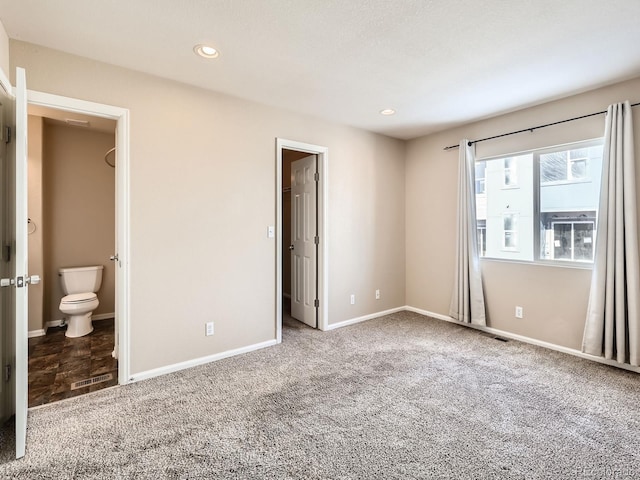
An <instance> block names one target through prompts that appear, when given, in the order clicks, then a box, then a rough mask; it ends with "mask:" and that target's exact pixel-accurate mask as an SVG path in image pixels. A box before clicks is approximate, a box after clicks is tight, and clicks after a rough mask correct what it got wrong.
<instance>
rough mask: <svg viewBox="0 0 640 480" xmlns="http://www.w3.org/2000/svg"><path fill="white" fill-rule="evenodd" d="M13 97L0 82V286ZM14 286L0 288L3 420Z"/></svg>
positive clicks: (6, 260)
mask: <svg viewBox="0 0 640 480" xmlns="http://www.w3.org/2000/svg"><path fill="white" fill-rule="evenodd" d="M14 110H15V100H14V98H13V96H12V94H11V86H10V85H4V84H2V85H0V248H2V254H1V255H0V277H1V278H2V279H3V281H2V286H4V285H5V284H7V286H11V281H10V277H11V276H12V275H13V268H12V265H11V261H10V260H11V258H10V255H9V249H8V248H6V247H7V246H10V245H11V244H12V243H13V240H12V239H13V234H12V232H13V215H9V211H8V210H7V205H8V203H9V198H13V181H14V180H13V179H14V177H15V175H14V173H13V164H14V158H15V143H14V144H13V145H11V144H10V141H11V136H12V132H13V125H14ZM12 290H13V289H11V288H0V362H1V365H2V375H1V376H0V422H1V423H2V424H4V422H5V421H7V420H8V419H9V418H10V417H11V416H12V415H13V413H14V410H15V409H14V400H15V399H14V389H13V383H12V382H11V381H10V378H9V377H8V373H9V372H8V369H9V368H12V366H13V359H14V358H15V348H14V339H15V334H14V330H13V329H14V322H13V314H14V312H13V292H12Z"/></svg>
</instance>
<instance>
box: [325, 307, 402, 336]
mask: <svg viewBox="0 0 640 480" xmlns="http://www.w3.org/2000/svg"><path fill="white" fill-rule="evenodd" d="M406 308H407V307H396V308H391V309H389V310H384V311H382V312H376V313H371V314H369V315H363V316H362V317H356V318H352V319H350V320H345V321H343V322H337V323H330V324H329V325H327V328H326V329H325V331H326V330H334V329H336V328H342V327H348V326H349V325H353V324H354V323H360V322H364V321H367V320H371V319H374V318H378V317H384V316H385V315H391V314H392V313H397V312H402V311H403V310H406Z"/></svg>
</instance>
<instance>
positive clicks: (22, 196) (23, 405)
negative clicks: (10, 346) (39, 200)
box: [13, 68, 39, 458]
mask: <svg viewBox="0 0 640 480" xmlns="http://www.w3.org/2000/svg"><path fill="white" fill-rule="evenodd" d="M15 96H16V128H15V139H16V166H15V173H16V183H15V206H14V207H15V238H16V245H15V255H14V259H15V260H14V265H15V272H14V277H13V278H14V280H15V283H14V286H15V304H14V305H15V335H16V337H15V338H16V363H15V382H16V383H15V396H16V458H20V457H23V456H24V454H25V449H26V441H27V405H28V403H27V402H28V400H27V393H28V388H29V387H28V377H27V374H28V353H29V345H28V328H29V326H28V318H29V317H28V311H27V309H28V305H29V301H28V293H27V291H28V289H27V285H28V284H29V282H30V281H33V283H37V282H38V281H39V278H38V277H36V276H34V278H33V279H30V278H29V276H28V272H27V266H28V261H27V251H28V248H27V247H28V246H27V82H26V75H25V71H24V69H22V68H18V69H17V70H16V89H15Z"/></svg>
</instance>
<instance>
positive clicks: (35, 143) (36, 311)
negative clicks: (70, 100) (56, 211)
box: [27, 115, 51, 335]
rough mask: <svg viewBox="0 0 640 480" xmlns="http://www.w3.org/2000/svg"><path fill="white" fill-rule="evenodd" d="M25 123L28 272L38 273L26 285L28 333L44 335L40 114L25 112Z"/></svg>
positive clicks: (48, 279)
mask: <svg viewBox="0 0 640 480" xmlns="http://www.w3.org/2000/svg"><path fill="white" fill-rule="evenodd" d="M28 120H29V123H28V130H29V134H28V137H27V138H28V142H29V143H28V148H27V151H28V158H27V175H28V182H29V191H28V200H27V201H28V213H27V215H28V217H29V220H30V223H29V224H28V225H27V231H28V232H29V236H28V237H27V238H28V242H29V250H28V255H29V274H31V275H40V277H41V278H42V280H41V281H40V283H39V284H38V285H29V332H32V334H36V335H37V334H44V331H42V330H43V328H44V321H43V315H42V313H43V307H44V291H45V289H46V288H47V286H48V284H49V281H50V280H51V278H50V277H49V276H48V275H45V274H44V251H43V232H44V225H45V224H44V219H43V215H42V141H43V127H44V120H43V118H42V117H37V116H34V115H29V119H28Z"/></svg>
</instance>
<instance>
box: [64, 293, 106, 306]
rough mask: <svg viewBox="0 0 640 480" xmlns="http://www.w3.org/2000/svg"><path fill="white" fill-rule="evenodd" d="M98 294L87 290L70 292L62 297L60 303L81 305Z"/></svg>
mask: <svg viewBox="0 0 640 480" xmlns="http://www.w3.org/2000/svg"><path fill="white" fill-rule="evenodd" d="M97 298H98V296H97V295H96V294H95V293H91V292H87V293H72V294H71V295H67V296H66V297H63V298H62V300H61V301H60V304H61V305H62V304H65V305H81V304H83V303H89V302H93V301H94V300H96V299H97Z"/></svg>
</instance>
